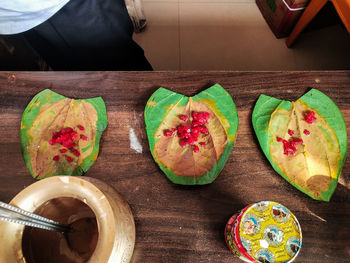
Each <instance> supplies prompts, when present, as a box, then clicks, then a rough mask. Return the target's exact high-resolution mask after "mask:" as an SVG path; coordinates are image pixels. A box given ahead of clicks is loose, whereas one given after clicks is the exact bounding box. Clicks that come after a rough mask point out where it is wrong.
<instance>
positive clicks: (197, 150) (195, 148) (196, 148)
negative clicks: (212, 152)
mask: <svg viewBox="0 0 350 263" xmlns="http://www.w3.org/2000/svg"><path fill="white" fill-rule="evenodd" d="M193 151H194V152H195V153H197V152H199V147H198V146H197V145H193Z"/></svg>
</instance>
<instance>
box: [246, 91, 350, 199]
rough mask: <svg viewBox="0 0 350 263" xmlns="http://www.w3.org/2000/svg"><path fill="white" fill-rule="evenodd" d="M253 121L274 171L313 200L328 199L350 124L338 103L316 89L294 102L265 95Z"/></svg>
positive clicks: (336, 178) (342, 160)
mask: <svg viewBox="0 0 350 263" xmlns="http://www.w3.org/2000/svg"><path fill="white" fill-rule="evenodd" d="M252 122H253V127H254V130H255V133H256V135H257V138H258V140H259V143H260V146H261V149H262V150H263V152H264V153H265V155H266V157H267V159H268V160H269V161H270V163H271V165H272V167H273V168H274V170H275V171H276V172H277V173H279V174H280V175H281V176H282V177H283V178H284V179H286V180H287V181H288V182H289V183H291V184H292V185H293V186H295V187H296V188H297V189H299V190H300V191H302V192H304V193H305V194H307V195H309V196H310V197H312V198H313V199H316V200H322V201H329V200H330V198H331V196H332V194H333V192H334V190H335V188H336V186H337V183H338V178H339V176H340V173H341V170H342V168H343V165H344V162H345V158H346V153H347V130H346V124H345V121H344V118H343V115H342V114H341V112H340V110H339V109H338V107H337V106H336V105H335V103H334V102H333V101H332V100H331V99H330V98H329V97H327V96H326V95H325V94H323V93H322V92H320V91H318V90H316V89H312V90H310V91H309V92H307V93H306V94H304V95H303V96H302V97H300V98H299V99H298V100H297V101H295V102H289V101H285V100H280V99H276V98H273V97H269V96H266V95H263V94H262V95H260V97H259V99H258V101H257V103H256V105H255V108H254V111H253V115H252Z"/></svg>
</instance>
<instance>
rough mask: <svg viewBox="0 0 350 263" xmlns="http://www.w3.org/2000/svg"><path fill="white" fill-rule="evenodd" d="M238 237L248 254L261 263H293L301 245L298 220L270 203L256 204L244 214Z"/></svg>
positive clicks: (285, 210) (283, 209)
mask: <svg viewBox="0 0 350 263" xmlns="http://www.w3.org/2000/svg"><path fill="white" fill-rule="evenodd" d="M239 236H240V240H241V242H242V244H244V247H245V249H246V250H247V252H248V254H249V255H250V256H251V257H252V258H254V259H255V260H256V261H257V262H262V263H273V262H292V261H293V260H294V258H295V257H296V256H297V254H298V253H299V250H300V247H301V242H302V233H301V228H300V225H299V222H298V220H297V219H296V217H295V216H294V215H293V214H292V213H291V212H290V211H289V209H287V208H286V207H285V206H283V205H281V204H279V203H276V202H271V201H262V202H259V203H256V204H253V205H252V206H251V207H249V208H248V209H247V210H246V211H245V212H244V214H243V216H242V220H241V222H240V224H239ZM248 244H249V245H248Z"/></svg>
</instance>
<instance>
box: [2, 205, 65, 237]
mask: <svg viewBox="0 0 350 263" xmlns="http://www.w3.org/2000/svg"><path fill="white" fill-rule="evenodd" d="M0 220H1V221H7V222H12V223H17V224H22V225H26V226H31V227H36V228H42V229H46V230H50V231H56V232H69V231H70V230H71V228H70V226H69V225H65V224H60V223H58V222H56V221H53V220H51V219H47V218H45V217H42V216H39V215H36V214H33V213H30V212H27V211H25V210H23V209H21V208H18V207H15V206H12V205H9V204H6V203H4V202H1V201H0Z"/></svg>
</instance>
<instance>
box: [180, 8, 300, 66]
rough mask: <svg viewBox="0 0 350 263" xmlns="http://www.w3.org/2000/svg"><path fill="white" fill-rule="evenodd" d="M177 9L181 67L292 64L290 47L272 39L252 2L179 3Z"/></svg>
mask: <svg viewBox="0 0 350 263" xmlns="http://www.w3.org/2000/svg"><path fill="white" fill-rule="evenodd" d="M179 10H180V56H181V69H182V70H194V69H196V70H229V69H234V70H279V69H291V68H293V67H294V66H295V62H294V61H295V59H294V56H293V54H294V51H293V50H289V49H287V48H286V47H285V45H284V43H283V41H281V40H277V39H275V37H274V35H273V34H272V33H271V32H270V29H269V28H268V26H267V25H266V23H265V21H264V20H263V18H262V16H261V14H260V11H259V9H258V8H257V6H256V5H255V4H237V3H236V4H227V3H222V4H209V3H207V4H206V3H203V4H197V3H194V4H192V3H191V4H187V3H180V7H179ZM286 62H287V63H286Z"/></svg>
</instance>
